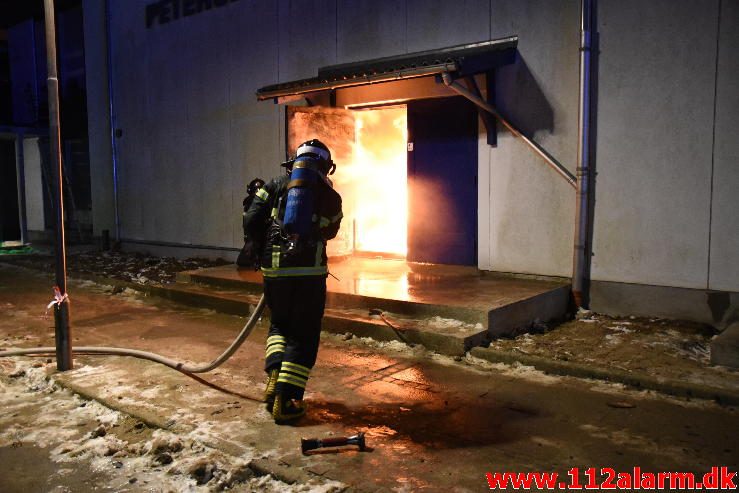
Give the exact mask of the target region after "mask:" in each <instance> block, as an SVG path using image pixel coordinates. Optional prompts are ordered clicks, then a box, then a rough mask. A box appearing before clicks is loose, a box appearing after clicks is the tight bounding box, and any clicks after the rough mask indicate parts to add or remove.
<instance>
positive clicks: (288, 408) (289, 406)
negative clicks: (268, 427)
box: [272, 394, 305, 424]
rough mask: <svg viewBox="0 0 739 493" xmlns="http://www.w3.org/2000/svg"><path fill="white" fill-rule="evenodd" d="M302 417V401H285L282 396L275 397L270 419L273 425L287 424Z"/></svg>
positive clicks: (303, 407)
mask: <svg viewBox="0 0 739 493" xmlns="http://www.w3.org/2000/svg"><path fill="white" fill-rule="evenodd" d="M304 415H305V403H304V402H303V401H302V400H296V399H286V398H285V396H283V395H282V394H277V395H276V396H275V403H274V406H273V407H272V417H273V418H274V420H275V423H278V424H282V423H287V422H290V421H294V420H296V419H299V418H301V417H302V416H304Z"/></svg>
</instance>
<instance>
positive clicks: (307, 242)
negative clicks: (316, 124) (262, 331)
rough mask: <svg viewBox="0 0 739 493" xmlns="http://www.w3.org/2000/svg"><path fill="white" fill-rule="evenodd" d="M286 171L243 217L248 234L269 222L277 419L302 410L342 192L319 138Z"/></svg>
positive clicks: (270, 386) (268, 365)
mask: <svg viewBox="0 0 739 493" xmlns="http://www.w3.org/2000/svg"><path fill="white" fill-rule="evenodd" d="M284 165H285V166H286V167H287V174H286V175H283V176H280V177H278V178H275V179H273V180H271V181H270V182H268V183H267V184H266V185H265V186H264V187H262V188H261V189H260V190H259V191H257V193H256V197H255V199H254V202H253V203H252V205H251V207H250V208H249V210H248V211H247V213H246V216H245V218H244V225H245V228H246V230H247V235H252V236H255V237H256V236H259V234H260V229H261V228H263V227H264V226H263V225H264V224H265V221H266V222H267V224H268V226H267V228H266V234H265V241H264V247H263V249H262V256H261V269H262V275H263V277H264V296H265V298H266V301H267V306H269V309H270V312H271V320H270V329H269V334H268V337H267V345H266V358H265V370H266V372H267V375H268V381H267V387H266V390H265V402H266V403H267V409H268V410H269V411H271V412H272V416H273V418H274V420H275V422H276V423H286V422H290V421H293V420H296V419H298V418H300V417H301V416H303V415H304V414H305V410H306V406H305V403H304V402H303V394H304V392H305V386H306V383H307V382H308V377H309V376H310V372H311V369H312V368H313V365H314V364H315V362H316V355H317V353H318V344H319V340H320V332H321V319H322V318H323V310H324V305H325V302H326V277H327V274H328V269H327V258H326V242H327V240H330V239H332V238H334V237H335V236H336V234H337V233H338V231H339V225H340V223H341V218H342V217H343V214H342V212H341V197H340V196H339V194H338V193H337V192H336V191H335V190H334V189H333V186H332V184H331V181H330V179H329V178H328V176H327V175H329V174H332V173H333V171H334V170H335V169H336V166H335V165H334V164H333V161H332V160H331V153H330V151H329V149H328V147H326V145H325V144H323V143H322V142H321V141H319V140H317V139H313V140H309V141H307V142H304V143H303V144H301V145H300V146H299V147H298V149H297V152H296V157H295V159H294V160H292V161H288V163H284Z"/></svg>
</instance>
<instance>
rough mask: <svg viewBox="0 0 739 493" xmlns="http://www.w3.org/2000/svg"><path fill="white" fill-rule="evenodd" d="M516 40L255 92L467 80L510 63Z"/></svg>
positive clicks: (363, 66) (340, 68)
mask: <svg viewBox="0 0 739 493" xmlns="http://www.w3.org/2000/svg"><path fill="white" fill-rule="evenodd" d="M517 45H518V36H509V37H506V38H500V39H494V40H491V41H483V42H480V43H472V44H465V45H458V46H452V47H449V48H442V49H439V50H429V51H420V52H417V53H408V54H406V55H398V56H391V57H384V58H376V59H373V60H367V61H362V62H354V63H345V64H341V65H331V66H329V67H323V68H320V69H318V75H317V76H316V77H313V78H310V79H301V80H295V81H291V82H283V83H280V84H274V85H271V86H265V87H262V88H261V89H259V90H257V99H258V100H259V101H264V100H266V99H272V98H279V97H284V96H295V95H299V94H306V93H311V92H318V91H325V90H332V89H340V88H344V87H353V86H362V85H367V84H377V83H380V82H390V81H394V80H401V79H410V78H415V77H426V76H429V75H438V74H442V73H451V74H453V75H454V76H455V77H468V76H472V75H475V74H480V73H484V72H488V71H490V70H493V69H495V68H496V67H499V66H502V65H507V64H510V63H513V60H514V57H515V53H516V47H517Z"/></svg>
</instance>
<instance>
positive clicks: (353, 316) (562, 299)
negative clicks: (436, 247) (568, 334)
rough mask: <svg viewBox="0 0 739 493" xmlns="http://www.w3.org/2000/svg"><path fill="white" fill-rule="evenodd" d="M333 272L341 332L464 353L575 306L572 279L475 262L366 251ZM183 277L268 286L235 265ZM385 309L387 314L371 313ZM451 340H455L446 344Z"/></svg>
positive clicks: (188, 282)
mask: <svg viewBox="0 0 739 493" xmlns="http://www.w3.org/2000/svg"><path fill="white" fill-rule="evenodd" d="M332 272H333V273H334V274H335V275H336V277H335V278H333V277H329V278H328V280H327V300H326V316H327V318H328V317H331V318H332V319H333V322H331V324H332V325H333V326H334V327H335V330H333V331H334V332H352V333H357V332H356V330H353V329H351V328H348V329H346V330H344V327H346V326H348V325H351V324H352V323H356V324H359V325H360V326H364V327H365V328H366V329H368V330H369V329H370V328H372V331H373V334H372V337H375V338H377V339H383V338H394V339H401V340H406V342H412V343H420V344H424V345H425V346H427V347H429V348H431V349H435V350H438V351H440V352H444V353H446V354H460V351H461V352H463V351H464V350H467V349H469V348H471V347H475V346H478V345H481V344H484V343H485V342H486V341H487V340H490V339H493V338H496V337H501V336H505V335H508V334H511V333H513V332H514V331H518V330H520V329H521V328H522V327H527V326H530V325H531V324H532V323H533V322H535V321H542V322H546V321H550V320H553V319H560V318H562V317H563V316H564V315H565V313H566V312H567V310H568V306H569V292H570V287H569V285H568V284H567V283H565V282H558V281H551V280H536V279H521V278H515V277H511V276H502V275H493V274H490V273H481V272H480V271H478V270H477V269H474V268H469V267H456V266H434V265H427V264H421V265H419V264H411V263H407V262H396V261H387V260H385V261H382V260H371V259H369V260H368V259H360V260H357V261H350V262H340V263H338V265H334V264H332ZM177 279H178V284H177V286H178V289H185V287H186V286H189V288H188V289H194V288H196V287H198V289H199V290H200V292H203V293H213V294H215V293H221V294H223V293H225V292H229V293H232V294H230V295H228V296H231V295H237V296H238V295H250V296H253V297H258V296H259V295H260V294H261V292H262V276H261V274H260V273H258V272H254V271H251V270H243V269H238V268H237V267H236V266H233V265H224V266H219V267H213V268H208V269H201V270H197V271H189V272H183V273H180V274H178V278H177ZM378 311H379V312H383V313H384V319H383V318H381V317H378V316H376V315H375V316H371V315H370V313H371V312H373V313H376V312H378ZM339 320H341V321H342V323H339ZM334 322H335V323H334ZM363 324H364V325H363ZM390 325H392V327H393V328H391V327H390ZM380 328H381V329H382V330H380ZM385 329H387V330H389V331H390V332H387V331H386V330H385ZM329 330H332V329H329ZM357 330H359V329H357ZM357 335H361V334H357ZM442 340H443V341H446V342H445V343H444V344H442V342H441V341H442ZM434 341H435V342H434ZM452 341H453V342H452ZM446 343H449V344H448V345H449V348H448V349H446V350H442V349H440V348H441V347H442V346H444V345H445V344H446ZM432 346H433V347H432Z"/></svg>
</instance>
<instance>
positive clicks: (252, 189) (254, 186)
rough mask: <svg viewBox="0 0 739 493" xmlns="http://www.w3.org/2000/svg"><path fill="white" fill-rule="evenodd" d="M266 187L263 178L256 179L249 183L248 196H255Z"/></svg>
mask: <svg viewBox="0 0 739 493" xmlns="http://www.w3.org/2000/svg"><path fill="white" fill-rule="evenodd" d="M263 186H264V180H262V179H261V178H254V179H253V180H252V181H250V182H249V185H247V187H246V194H247V195H254V194H255V193H257V190H259V189H260V188H262V187H263Z"/></svg>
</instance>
